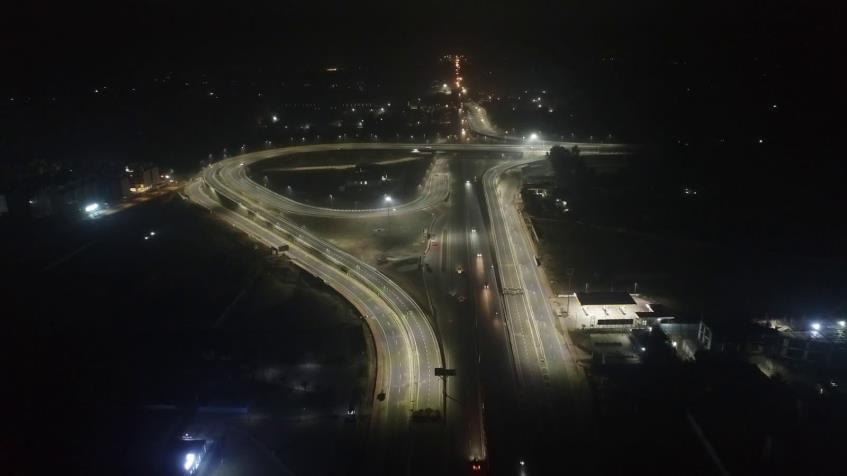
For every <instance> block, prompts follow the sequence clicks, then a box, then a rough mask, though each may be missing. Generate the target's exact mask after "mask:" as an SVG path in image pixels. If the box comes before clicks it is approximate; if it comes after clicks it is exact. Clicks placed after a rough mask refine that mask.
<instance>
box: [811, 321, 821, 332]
mask: <svg viewBox="0 0 847 476" xmlns="http://www.w3.org/2000/svg"><path fill="white" fill-rule="evenodd" d="M812 329H814V330H816V331H819V330H821V323H820V322H813V323H812Z"/></svg>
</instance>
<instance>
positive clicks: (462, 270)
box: [456, 265, 465, 274]
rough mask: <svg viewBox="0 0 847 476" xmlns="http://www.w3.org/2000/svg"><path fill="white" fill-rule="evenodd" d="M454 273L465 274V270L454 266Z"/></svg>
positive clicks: (460, 266)
mask: <svg viewBox="0 0 847 476" xmlns="http://www.w3.org/2000/svg"><path fill="white" fill-rule="evenodd" d="M456 272H457V273H459V274H462V273H464V272H465V268H463V267H462V265H459V266H456Z"/></svg>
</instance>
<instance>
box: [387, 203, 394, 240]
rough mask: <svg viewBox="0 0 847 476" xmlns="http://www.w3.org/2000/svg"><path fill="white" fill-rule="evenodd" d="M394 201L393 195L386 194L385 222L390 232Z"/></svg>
mask: <svg viewBox="0 0 847 476" xmlns="http://www.w3.org/2000/svg"><path fill="white" fill-rule="evenodd" d="M393 202H394V200H393V199H392V198H391V195H386V196H385V222H386V228H387V229H388V233H389V234H390V233H391V204H392V203H393Z"/></svg>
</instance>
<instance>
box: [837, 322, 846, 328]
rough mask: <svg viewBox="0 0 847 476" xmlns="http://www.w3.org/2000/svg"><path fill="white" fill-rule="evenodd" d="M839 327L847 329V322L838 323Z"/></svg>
mask: <svg viewBox="0 0 847 476" xmlns="http://www.w3.org/2000/svg"><path fill="white" fill-rule="evenodd" d="M838 327H847V321H838Z"/></svg>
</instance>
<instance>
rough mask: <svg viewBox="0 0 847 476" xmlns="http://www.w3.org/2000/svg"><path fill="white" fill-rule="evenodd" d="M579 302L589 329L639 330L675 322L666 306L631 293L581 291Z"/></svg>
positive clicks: (577, 297)
mask: <svg viewBox="0 0 847 476" xmlns="http://www.w3.org/2000/svg"><path fill="white" fill-rule="evenodd" d="M576 299H577V303H578V305H579V306H580V308H581V315H579V316H576V317H577V318H579V319H580V320H584V321H586V324H587V325H586V327H591V328H594V327H601V328H628V329H632V328H636V327H647V326H652V325H655V324H659V323H661V322H663V321H665V320H669V319H673V316H671V315H670V313H668V312H667V310H666V309H664V307H661V306H659V305H655V304H650V303H648V302H647V301H645V300H644V299H642V298H640V297H638V296H637V295H636V296H633V295H631V294H629V293H627V292H578V293H576Z"/></svg>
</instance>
